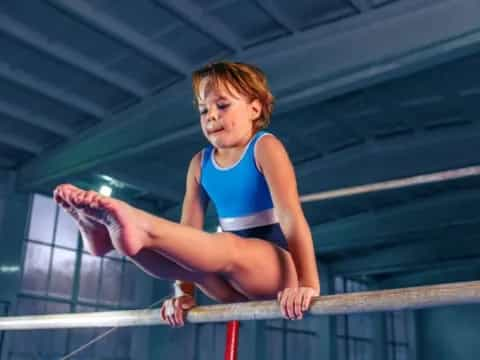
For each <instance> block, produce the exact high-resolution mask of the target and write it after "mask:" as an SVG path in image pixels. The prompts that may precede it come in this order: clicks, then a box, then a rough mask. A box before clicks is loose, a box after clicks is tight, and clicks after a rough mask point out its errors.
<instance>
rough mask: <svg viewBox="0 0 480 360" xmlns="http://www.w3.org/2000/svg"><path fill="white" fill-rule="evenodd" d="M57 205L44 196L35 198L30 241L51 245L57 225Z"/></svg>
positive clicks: (29, 233)
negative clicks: (55, 225)
mask: <svg viewBox="0 0 480 360" xmlns="http://www.w3.org/2000/svg"><path fill="white" fill-rule="evenodd" d="M56 207H57V206H56V204H55V202H54V201H53V199H51V198H48V197H46V196H43V195H38V194H35V195H34V196H33V204H32V213H31V216H30V228H29V232H28V238H29V239H30V240H37V241H42V242H45V243H51V242H52V240H53V228H54V224H55V212H56Z"/></svg>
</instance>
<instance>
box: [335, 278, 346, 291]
mask: <svg viewBox="0 0 480 360" xmlns="http://www.w3.org/2000/svg"><path fill="white" fill-rule="evenodd" d="M343 292H344V289H343V278H342V277H340V276H335V294H341V293H343Z"/></svg>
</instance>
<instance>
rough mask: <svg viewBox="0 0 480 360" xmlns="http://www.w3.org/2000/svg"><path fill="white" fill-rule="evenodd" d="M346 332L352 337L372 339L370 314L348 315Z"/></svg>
mask: <svg viewBox="0 0 480 360" xmlns="http://www.w3.org/2000/svg"><path fill="white" fill-rule="evenodd" d="M348 334H349V335H350V336H353V337H357V338H363V339H372V337H373V329H372V317H371V315H370V314H357V315H349V316H348Z"/></svg>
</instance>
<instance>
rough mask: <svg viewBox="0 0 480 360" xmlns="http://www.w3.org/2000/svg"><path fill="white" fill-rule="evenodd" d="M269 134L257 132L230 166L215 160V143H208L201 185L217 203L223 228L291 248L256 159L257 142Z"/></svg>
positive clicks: (240, 234)
mask: <svg viewBox="0 0 480 360" xmlns="http://www.w3.org/2000/svg"><path fill="white" fill-rule="evenodd" d="M266 135H270V134H269V133H267V132H265V131H259V132H258V133H256V134H255V135H254V136H253V137H252V139H251V140H250V142H249V143H248V144H247V146H246V147H245V150H244V151H243V154H242V156H241V157H240V160H238V161H237V162H236V163H235V164H233V165H231V166H228V167H220V166H219V165H218V164H217V163H216V161H215V157H214V150H215V148H214V147H213V146H211V145H210V146H208V147H206V148H205V149H204V150H203V153H202V166H201V172H200V185H201V186H202V188H203V189H204V191H205V192H206V193H207V194H208V196H209V197H210V199H211V200H212V202H213V204H214V205H215V208H216V210H217V215H218V218H219V222H220V227H221V228H222V231H228V232H232V233H235V234H237V235H239V236H242V237H256V238H261V239H264V240H267V241H270V242H272V243H274V244H275V245H277V246H280V247H282V248H284V249H288V246H287V241H286V239H285V236H284V235H283V233H282V230H281V228H280V224H279V223H278V219H277V217H276V215H275V212H274V209H273V202H272V197H271V195H270V190H269V189H268V185H267V182H266V180H265V177H264V176H263V174H262V173H261V172H260V171H259V169H258V168H257V165H256V163H255V146H256V143H257V142H258V140H259V139H260V138H261V137H262V136H266Z"/></svg>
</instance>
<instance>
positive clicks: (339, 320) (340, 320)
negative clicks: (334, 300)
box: [335, 315, 346, 335]
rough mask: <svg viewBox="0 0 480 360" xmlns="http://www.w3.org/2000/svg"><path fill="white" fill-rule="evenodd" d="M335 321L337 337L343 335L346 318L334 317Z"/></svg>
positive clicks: (342, 316)
mask: <svg viewBox="0 0 480 360" xmlns="http://www.w3.org/2000/svg"><path fill="white" fill-rule="evenodd" d="M335 319H336V320H337V335H345V322H346V316H345V315H339V316H336V317H335Z"/></svg>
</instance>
